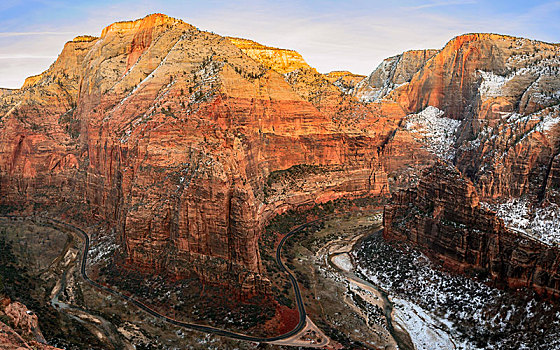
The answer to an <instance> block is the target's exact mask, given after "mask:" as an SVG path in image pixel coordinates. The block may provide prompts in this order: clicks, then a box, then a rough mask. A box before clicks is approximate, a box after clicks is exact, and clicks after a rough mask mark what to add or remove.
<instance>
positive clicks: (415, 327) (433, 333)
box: [393, 298, 455, 350]
mask: <svg viewBox="0 0 560 350" xmlns="http://www.w3.org/2000/svg"><path fill="white" fill-rule="evenodd" d="M393 303H394V307H395V308H394V311H395V318H396V320H397V321H398V322H399V323H400V324H402V325H403V326H404V327H405V328H406V330H407V332H408V334H409V335H410V338H411V339H412V342H413V343H414V346H415V348H416V349H417V350H433V349H454V348H455V345H454V342H453V340H452V339H450V337H449V335H448V334H447V333H446V332H444V331H443V330H441V329H440V328H442V327H445V326H444V325H443V324H441V322H438V321H437V320H436V319H434V318H433V317H432V316H431V315H430V314H429V313H427V312H426V311H425V310H424V309H422V308H421V307H419V306H418V305H416V304H414V303H411V302H409V301H407V300H405V299H401V298H394V299H393Z"/></svg>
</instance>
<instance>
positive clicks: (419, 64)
mask: <svg viewBox="0 0 560 350" xmlns="http://www.w3.org/2000/svg"><path fill="white" fill-rule="evenodd" d="M437 53H438V50H411V51H406V52H403V53H402V54H400V55H397V56H393V57H389V58H387V59H385V60H384V61H383V62H381V64H380V65H379V66H378V67H377V68H376V69H375V70H374V71H373V72H372V73H371V74H370V75H369V76H368V77H367V78H365V79H363V80H362V81H361V82H359V83H358V84H357V85H356V86H355V88H354V89H353V90H352V92H351V93H352V94H353V95H354V96H356V97H357V98H358V99H359V100H361V101H364V102H373V101H376V100H380V99H382V98H384V97H385V96H387V95H388V94H389V93H390V92H391V91H393V90H394V89H396V88H398V87H400V86H402V85H405V84H407V83H408V82H409V81H410V80H411V79H412V76H413V75H414V74H416V72H418V71H419V70H420V69H422V68H423V67H424V65H425V64H426V62H427V61H428V60H429V59H430V58H432V57H433V56H434V55H435V54H437Z"/></svg>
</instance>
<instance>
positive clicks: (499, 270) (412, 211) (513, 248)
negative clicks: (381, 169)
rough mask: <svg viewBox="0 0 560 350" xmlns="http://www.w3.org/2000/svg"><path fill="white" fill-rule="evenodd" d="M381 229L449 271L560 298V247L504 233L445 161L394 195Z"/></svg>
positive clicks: (496, 220)
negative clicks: (416, 184) (417, 249)
mask: <svg viewBox="0 0 560 350" xmlns="http://www.w3.org/2000/svg"><path fill="white" fill-rule="evenodd" d="M384 225H385V230H384V237H385V239H387V240H390V241H394V240H396V241H406V242H409V243H412V244H414V245H416V246H418V247H419V248H420V249H421V250H423V251H424V252H425V253H426V254H428V255H429V256H430V257H431V258H433V259H434V260H436V261H438V262H440V263H442V264H443V265H444V266H446V267H448V268H451V269H452V270H455V271H459V272H466V273H468V274H470V275H478V276H479V277H484V276H488V277H490V278H491V279H492V280H494V281H495V282H496V283H497V284H498V285H501V286H507V287H509V288H514V289H515V288H524V287H525V288H530V289H534V290H535V291H537V292H538V293H539V294H541V295H543V296H546V297H549V298H553V299H554V298H558V296H560V259H559V256H560V249H558V247H552V246H548V245H545V244H543V243H541V242H539V241H537V240H534V239H531V238H528V237H527V236H525V235H523V234H521V233H518V232H515V231H508V230H507V229H506V228H505V227H504V225H503V222H502V221H501V220H500V219H498V218H497V217H496V216H495V214H494V213H493V212H492V211H489V210H487V209H484V208H483V207H481V205H480V203H479V198H478V195H477V192H476V188H475V187H474V186H473V184H472V183H471V182H470V181H469V180H467V179H465V178H464V177H463V176H462V175H461V174H460V172H459V171H458V170H457V169H454V168H453V167H450V166H448V165H445V164H444V163H441V162H438V163H436V164H435V165H434V166H433V167H431V168H430V169H429V170H428V171H427V172H426V173H425V175H424V177H423V178H422V180H421V181H420V183H419V185H418V187H417V188H416V189H409V190H405V191H400V192H397V193H395V194H394V196H393V200H392V204H391V205H389V206H387V207H386V208H385V214H384Z"/></svg>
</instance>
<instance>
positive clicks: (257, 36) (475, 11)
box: [0, 0, 560, 88]
mask: <svg viewBox="0 0 560 350" xmlns="http://www.w3.org/2000/svg"><path fill="white" fill-rule="evenodd" d="M150 13H164V14H166V15H169V16H171V17H175V18H179V19H182V20H184V21H185V22H188V23H190V24H192V25H194V26H196V27H198V28H199V29H201V30H207V31H212V32H214V33H217V34H221V35H229V36H238V37H243V38H248V39H252V40H255V41H258V42H260V43H262V44H266V45H269V46H276V47H281V48H290V49H294V50H297V51H298V52H299V53H300V54H302V55H303V57H304V59H305V60H306V61H307V63H309V64H310V65H311V66H313V67H315V68H317V70H318V71H320V72H323V73H326V72H329V71H332V70H350V71H352V72H354V73H359V74H364V75H367V74H369V73H370V72H371V71H373V70H374V69H375V67H377V65H378V64H379V63H380V62H381V61H382V60H383V59H384V58H386V57H390V56H394V55H396V54H399V53H401V52H403V51H406V50H410V49H426V48H441V47H443V46H444V45H445V43H446V42H448V41H449V40H451V39H452V38H453V37H455V36H457V35H460V34H464V33H472V32H492V33H500V34H509V35H514V36H521V37H526V38H531V39H537V40H543V41H547V42H560V1H533V0H524V1H520V0H494V1H491V0H488V1H486V0H448V1H444V0H402V1H390V0H383V1H378V0H346V1H334V0H324V1H319V0H307V1H295V0H281V1H278V0H276V1H272V0H260V1H258V0H242V1H232V0H229V1H223V0H204V1H203V0H197V1H189V0H182V1H179V0H152V1H148V0H96V1H84V0H0V87H4V88H19V87H20V86H21V85H22V83H23V81H24V80H25V78H26V77H28V76H31V75H35V74H38V73H41V72H42V71H44V70H46V69H47V68H48V67H49V65H50V64H51V63H52V62H54V61H55V60H56V58H57V56H58V54H59V53H60V51H61V50H62V47H63V46H64V43H65V42H67V41H69V40H72V38H74V37H75V36H78V35H85V34H87V35H94V36H99V35H100V33H101V30H102V29H103V28H104V27H106V26H108V25H109V24H111V23H113V22H116V21H122V20H132V19H137V18H141V17H144V16H145V15H147V14H150Z"/></svg>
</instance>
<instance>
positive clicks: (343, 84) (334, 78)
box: [325, 71, 365, 94]
mask: <svg viewBox="0 0 560 350" xmlns="http://www.w3.org/2000/svg"><path fill="white" fill-rule="evenodd" d="M325 78H327V80H328V81H330V82H331V83H332V84H333V85H334V86H336V87H338V88H339V89H340V91H342V92H344V93H346V94H349V93H352V91H353V89H354V88H355V87H356V85H357V84H358V83H359V82H361V81H362V80H364V78H365V76H363V75H359V74H354V73H351V72H349V71H332V72H330V73H327V74H325Z"/></svg>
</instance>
